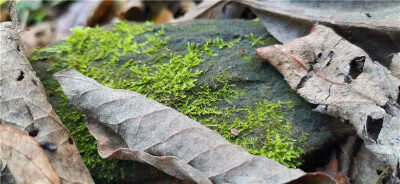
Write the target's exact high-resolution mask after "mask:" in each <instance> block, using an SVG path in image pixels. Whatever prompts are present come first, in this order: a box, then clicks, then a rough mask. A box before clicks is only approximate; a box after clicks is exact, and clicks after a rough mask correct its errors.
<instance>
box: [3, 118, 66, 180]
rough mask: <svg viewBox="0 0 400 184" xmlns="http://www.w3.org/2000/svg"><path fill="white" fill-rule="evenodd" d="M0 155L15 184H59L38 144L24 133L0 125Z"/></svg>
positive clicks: (57, 177) (51, 166)
mask: <svg viewBox="0 0 400 184" xmlns="http://www.w3.org/2000/svg"><path fill="white" fill-rule="evenodd" d="M0 140H1V141H0V146H1V154H2V155H3V156H4V159H5V161H6V163H7V167H8V168H9V169H10V171H11V173H12V175H13V176H14V179H15V181H16V183H32V184H34V183H36V184H47V183H49V184H61V179H60V177H59V176H58V174H57V173H56V171H55V169H54V167H53V165H51V163H50V160H49V158H48V157H47V155H46V153H45V152H44V151H43V149H42V148H41V147H40V145H39V143H38V142H37V141H36V140H35V139H34V138H32V137H30V136H29V135H27V134H26V133H25V132H22V131H20V130H18V129H15V128H12V127H10V126H7V125H0Z"/></svg>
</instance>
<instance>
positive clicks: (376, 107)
mask: <svg viewBox="0 0 400 184" xmlns="http://www.w3.org/2000/svg"><path fill="white" fill-rule="evenodd" d="M257 55H258V56H259V57H260V58H261V59H263V60H266V61H268V62H269V63H271V64H272V65H273V66H274V67H275V68H277V69H278V70H279V71H280V72H281V73H282V74H283V75H284V77H285V80H286V81H288V83H289V85H290V87H291V88H292V89H294V90H297V92H298V93H299V94H300V95H301V96H302V97H304V98H305V99H306V100H307V101H309V102H310V103H313V104H318V107H317V108H316V109H315V110H316V111H319V112H322V113H327V114H329V115H331V116H333V117H338V118H340V119H342V120H343V121H349V122H350V123H351V124H352V125H353V126H354V127H355V129H356V130H357V134H358V136H359V137H360V138H362V139H363V140H364V142H365V144H366V147H367V148H368V149H369V150H370V151H372V152H373V153H374V154H375V155H376V156H377V158H378V159H379V160H381V161H382V162H385V163H386V164H388V165H390V167H391V168H392V169H395V168H396V165H397V163H398V161H399V160H400V143H399V142H396V140H397V139H398V138H399V135H400V105H399V86H400V81H399V80H398V79H396V78H395V77H393V76H392V75H391V74H390V72H389V71H388V70H387V69H386V68H385V67H383V66H381V65H380V64H379V63H377V62H373V61H372V60H371V59H370V58H369V57H368V55H367V54H366V53H365V52H364V51H363V50H362V49H360V48H358V47H356V46H355V45H352V44H350V43H349V42H348V41H346V40H345V39H343V38H342V37H340V36H338V35H337V34H336V33H335V32H334V31H333V30H332V29H330V28H327V27H324V26H318V25H317V26H316V27H315V29H314V31H313V32H312V33H310V34H309V35H308V36H305V37H302V38H299V39H296V40H294V41H292V42H290V43H287V44H285V45H275V46H270V47H265V48H259V49H257Z"/></svg>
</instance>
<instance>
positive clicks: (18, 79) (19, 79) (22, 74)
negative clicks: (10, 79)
mask: <svg viewBox="0 0 400 184" xmlns="http://www.w3.org/2000/svg"><path fill="white" fill-rule="evenodd" d="M24 74H25V73H24V72H23V71H21V73H20V74H19V76H18V78H17V81H21V80H22V79H24Z"/></svg>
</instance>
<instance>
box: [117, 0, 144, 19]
mask: <svg viewBox="0 0 400 184" xmlns="http://www.w3.org/2000/svg"><path fill="white" fill-rule="evenodd" d="M117 6H118V18H119V19H121V20H125V19H126V20H130V21H144V14H145V10H146V7H145V5H144V3H143V2H142V1H138V0H125V1H124V2H122V3H117Z"/></svg>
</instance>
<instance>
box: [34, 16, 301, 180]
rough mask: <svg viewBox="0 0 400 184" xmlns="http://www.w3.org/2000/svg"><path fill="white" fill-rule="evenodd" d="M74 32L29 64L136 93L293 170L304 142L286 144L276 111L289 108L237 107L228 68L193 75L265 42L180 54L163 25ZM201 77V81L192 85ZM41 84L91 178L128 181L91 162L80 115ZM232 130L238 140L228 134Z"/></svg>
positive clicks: (120, 172)
mask: <svg viewBox="0 0 400 184" xmlns="http://www.w3.org/2000/svg"><path fill="white" fill-rule="evenodd" d="M73 32H74V34H72V35H71V36H69V37H68V38H67V39H66V40H65V42H63V43H60V44H58V45H54V46H52V47H48V48H44V49H41V50H36V51H35V52H34V53H33V54H32V56H31V58H30V60H31V61H32V62H35V61H38V60H43V59H48V60H49V61H51V67H50V70H51V72H55V71H59V70H61V69H64V68H75V69H77V70H78V71H79V72H81V73H82V74H83V75H86V76H88V77H91V78H93V79H95V80H96V81H98V82H100V83H102V84H103V85H105V86H108V87H111V88H118V89H127V90H132V91H136V92H138V93H141V94H142V95H145V96H146V97H148V98H152V99H154V100H156V101H158V102H160V103H163V104H165V105H168V106H170V107H173V108H175V109H177V110H179V111H180V112H182V113H184V114H186V115H188V116H189V117H191V118H193V119H196V120H197V121H199V122H200V123H202V124H204V125H206V126H207V127H209V128H211V129H213V130H215V131H217V132H219V133H220V134H221V135H222V136H224V137H225V138H226V139H227V140H229V141H230V142H232V143H234V144H238V145H241V146H243V147H244V148H246V149H247V150H248V151H249V152H250V153H253V154H258V155H264V156H267V157H269V158H271V159H274V160H276V161H278V162H281V163H283V164H285V165H287V166H289V167H296V166H298V165H299V164H300V162H299V161H298V158H299V156H300V154H302V153H303V152H304V149H303V148H302V146H304V142H305V136H304V134H303V136H302V137H299V138H298V141H296V140H295V139H293V138H291V125H290V123H289V121H288V120H286V119H285V117H284V112H283V111H284V110H285V108H286V109H290V108H291V106H292V104H291V102H277V103H269V102H268V101H263V102H258V103H254V104H249V105H247V106H244V107H240V108H236V107H235V103H233V102H232V99H237V98H239V97H240V96H242V95H244V94H245V93H246V90H244V89H238V88H235V85H234V84H230V83H228V82H227V81H228V80H232V76H231V75H230V74H229V70H230V68H223V69H221V71H220V72H219V73H218V75H209V73H208V71H207V70H200V69H199V68H198V66H199V65H203V64H204V65H207V62H205V60H206V59H208V58H210V57H227V56H221V55H220V54H221V53H224V52H222V51H223V50H224V49H230V50H233V51H234V53H235V54H236V55H237V53H238V52H236V50H235V49H232V47H233V46H234V45H235V44H237V43H239V42H245V43H248V44H251V45H253V46H255V45H258V46H260V45H264V44H267V43H268V44H271V43H272V42H273V41H271V40H270V39H271V38H270V37H268V38H263V37H258V38H255V37H254V35H253V34H250V36H240V35H239V36H237V38H234V39H231V40H230V41H225V40H224V38H222V37H216V38H212V39H209V40H206V41H203V42H191V41H190V40H187V42H186V44H185V45H182V48H181V50H175V51H171V50H170V47H169V37H168V35H166V34H165V28H164V27H163V26H152V25H150V24H142V25H138V24H136V25H131V24H128V23H125V22H118V23H117V24H116V25H115V26H114V27H113V28H112V29H111V30H104V29H100V28H82V27H79V28H75V29H74V30H73ZM235 54H232V56H230V57H235V56H236V55H235ZM237 56H240V57H242V58H243V60H244V62H246V63H248V64H251V62H252V57H251V56H250V55H247V53H246V52H242V53H240V54H239V55H237ZM255 70H256V68H255ZM51 72H50V73H51ZM205 75H206V76H208V79H207V80H203V81H199V79H200V77H203V79H204V76H205ZM39 77H40V76H39ZM206 78H207V77H206ZM41 79H42V82H43V84H44V86H45V89H46V92H47V93H48V94H49V95H50V96H51V97H50V101H51V103H52V104H53V107H54V108H55V109H56V112H57V114H58V115H59V116H60V118H61V119H62V121H63V122H64V124H65V125H66V126H67V127H68V129H69V130H70V131H71V134H72V136H73V137H74V138H75V141H76V143H77V146H78V149H79V150H80V152H81V154H82V158H83V161H84V163H85V164H86V165H87V166H88V168H89V170H90V171H91V173H92V175H93V176H94V177H95V178H105V179H108V180H112V179H114V178H123V177H124V176H125V175H127V174H128V173H127V172H128V171H127V169H126V168H127V167H129V166H126V165H121V164H126V162H125V163H123V162H120V161H116V160H103V159H101V158H100V157H99V156H98V154H97V150H96V144H95V139H94V138H93V137H92V136H91V135H90V134H89V132H88V130H87V128H86V125H85V123H84V116H83V115H82V114H80V113H79V112H78V111H77V110H76V109H74V108H71V106H70V105H69V104H68V100H67V98H66V97H65V96H64V95H63V93H62V91H61V88H60V87H59V85H58V84H57V83H56V82H55V81H54V80H52V79H48V78H41ZM220 104H229V105H228V106H229V107H228V106H227V108H221V107H220V106H217V105H220ZM233 129H235V130H236V131H238V132H239V134H238V135H234V134H233V133H231V131H232V130H233Z"/></svg>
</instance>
